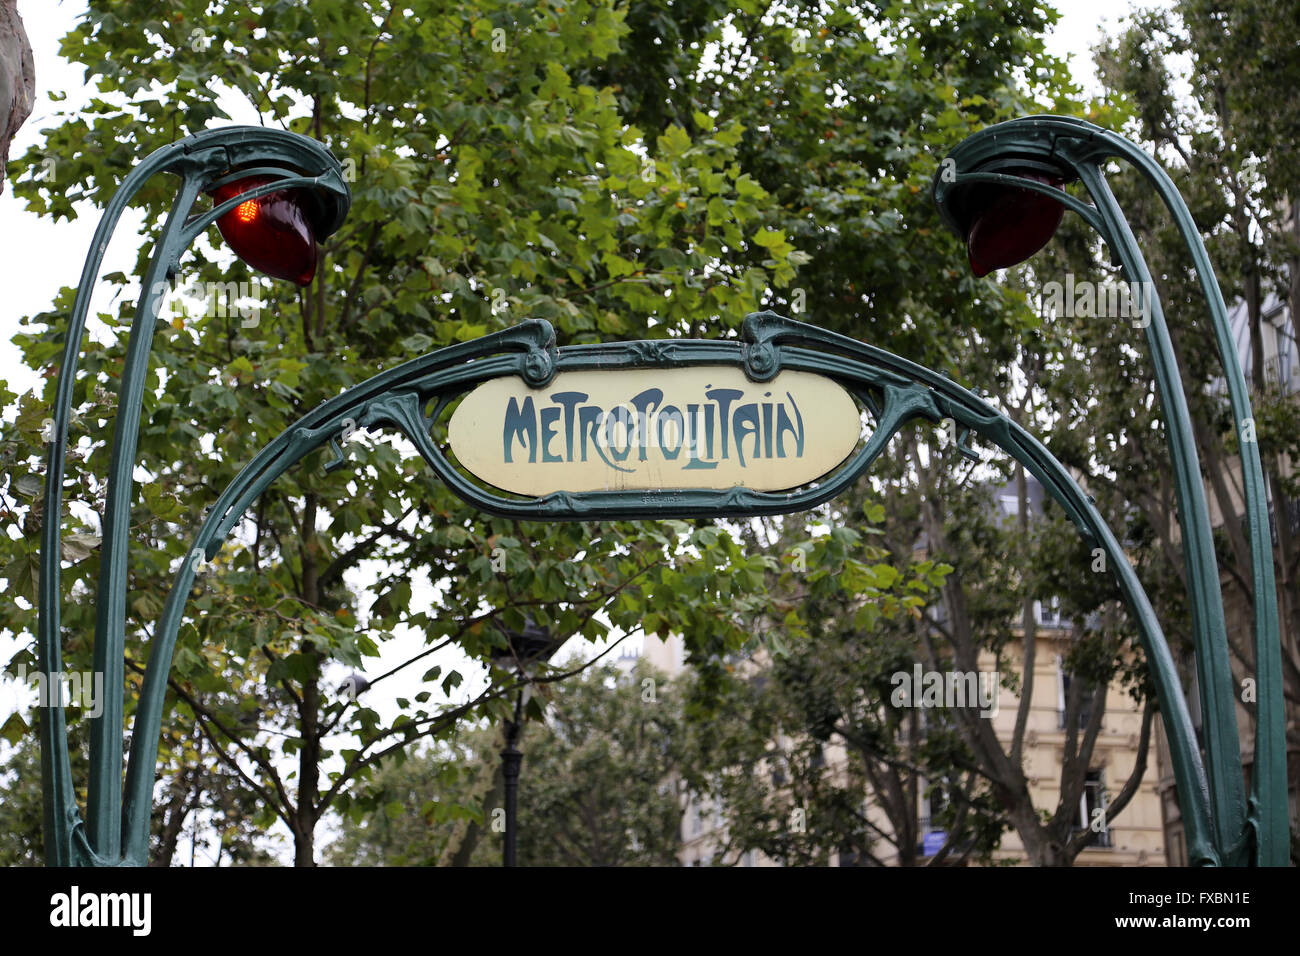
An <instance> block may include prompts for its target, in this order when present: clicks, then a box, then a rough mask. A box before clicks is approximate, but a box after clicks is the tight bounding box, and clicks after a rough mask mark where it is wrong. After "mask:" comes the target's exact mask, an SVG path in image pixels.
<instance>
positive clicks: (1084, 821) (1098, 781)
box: [1074, 770, 1110, 847]
mask: <svg viewBox="0 0 1300 956" xmlns="http://www.w3.org/2000/svg"><path fill="white" fill-rule="evenodd" d="M1094 822H1096V824H1097V837H1096V839H1095V840H1094V841H1093V843H1092V845H1093V846H1098V847H1109V846H1110V827H1109V825H1108V823H1107V821H1106V781H1105V777H1104V775H1103V774H1102V772H1101V771H1100V770H1089V771H1088V776H1087V777H1086V778H1084V783H1083V793H1081V794H1080V795H1079V819H1078V822H1077V823H1076V825H1075V828H1074V830H1075V832H1076V833H1079V832H1081V831H1083V830H1089V829H1093V823H1094Z"/></svg>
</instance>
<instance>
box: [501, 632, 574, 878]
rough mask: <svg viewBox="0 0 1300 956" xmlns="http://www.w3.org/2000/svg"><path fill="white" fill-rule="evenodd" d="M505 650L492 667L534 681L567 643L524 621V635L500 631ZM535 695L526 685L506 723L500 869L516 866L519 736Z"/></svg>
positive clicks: (521, 690) (521, 755) (502, 766)
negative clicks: (538, 669) (536, 671)
mask: <svg viewBox="0 0 1300 956" xmlns="http://www.w3.org/2000/svg"><path fill="white" fill-rule="evenodd" d="M500 630H501V632H502V634H504V635H505V639H506V646H505V647H504V648H502V649H501V650H500V651H498V652H497V653H496V654H494V655H493V656H492V663H493V664H495V665H496V666H497V667H500V668H502V669H504V670H514V672H515V674H516V676H518V677H521V678H523V679H524V680H526V681H531V679H532V675H533V671H534V669H535V667H536V666H537V665H538V664H541V663H544V662H545V661H548V660H550V658H551V657H552V656H554V654H555V652H556V651H558V650H559V649H560V646H561V645H562V644H563V643H564V641H563V640H556V639H555V638H553V637H551V632H550V629H549V628H545V627H537V626H536V625H535V624H533V622H532V620H531V619H525V621H524V629H523V630H522V631H508V630H506V629H505V628H501V629H500ZM531 694H532V685H531V684H525V686H524V687H522V688H520V690H519V692H518V693H517V694H515V706H514V717H513V718H511V719H510V720H507V721H506V725H505V738H506V740H505V743H506V745H505V749H504V750H502V751H501V776H502V780H503V781H504V789H505V811H506V832H505V840H504V842H503V843H502V845H501V865H502V866H514V865H515V848H516V843H517V838H518V834H519V771H520V769H521V768H522V766H523V762H524V755H523V752H522V751H520V749H519V746H518V744H519V732H520V730H521V729H522V724H523V711H524V706H525V705H526V704H527V703H528V699H529V697H530V696H531Z"/></svg>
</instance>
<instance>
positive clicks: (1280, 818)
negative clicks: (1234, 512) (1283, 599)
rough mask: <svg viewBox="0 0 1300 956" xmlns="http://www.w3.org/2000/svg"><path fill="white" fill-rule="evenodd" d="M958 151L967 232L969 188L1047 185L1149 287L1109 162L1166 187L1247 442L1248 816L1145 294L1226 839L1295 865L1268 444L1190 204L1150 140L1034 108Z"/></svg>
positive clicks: (1229, 850)
mask: <svg viewBox="0 0 1300 956" xmlns="http://www.w3.org/2000/svg"><path fill="white" fill-rule="evenodd" d="M949 158H950V159H951V160H952V161H953V164H954V165H955V167H956V175H955V176H952V177H948V178H945V177H944V176H943V175H942V171H941V172H940V173H939V174H936V176H935V182H934V196H935V201H936V203H938V205H939V209H940V211H941V213H943V214H944V216H945V218H947V219H948V221H949V224H950V225H952V226H953V227H954V229H955V230H956V231H957V232H958V233H959V234H961V231H962V227H961V224H960V223H958V222H957V221H956V219H955V218H954V214H953V210H952V202H953V198H954V197H955V196H956V195H957V194H958V192H959V191H960V190H961V189H962V188H963V187H965V186H969V185H970V184H973V183H979V182H991V183H997V184H1001V185H1014V186H1016V187H1018V188H1022V189H1028V190H1031V191H1034V192H1039V193H1043V194H1046V195H1049V196H1052V197H1053V198H1054V199H1058V200H1064V202H1063V204H1064V205H1066V206H1067V208H1070V209H1073V210H1074V211H1076V212H1080V214H1081V215H1083V216H1084V218H1085V220H1086V221H1087V222H1088V223H1089V224H1090V225H1092V226H1093V228H1094V229H1096V230H1097V231H1098V232H1099V233H1100V234H1101V236H1102V238H1103V239H1104V240H1105V241H1106V243H1107V245H1108V246H1109V247H1110V248H1111V249H1112V250H1114V252H1115V254H1116V255H1117V256H1118V258H1119V260H1120V262H1121V264H1122V266H1123V268H1124V271H1125V273H1126V274H1127V276H1128V278H1129V279H1130V280H1132V281H1137V282H1140V283H1144V285H1143V286H1142V288H1143V289H1144V290H1148V289H1152V288H1154V286H1153V285H1152V284H1151V275H1150V271H1149V270H1148V268H1147V266H1146V262H1145V259H1144V258H1143V256H1142V252H1141V249H1140V247H1139V246H1138V243H1137V240H1136V238H1135V237H1134V235H1133V233H1132V230H1131V229H1130V228H1129V225H1128V222H1127V221H1126V219H1125V218H1124V215H1123V212H1122V211H1121V210H1120V208H1119V206H1118V204H1117V203H1116V201H1115V198H1114V196H1113V194H1112V193H1111V191H1110V188H1109V186H1108V185H1107V184H1106V181H1105V177H1104V175H1103V172H1102V165H1103V164H1104V163H1105V162H1106V161H1107V160H1109V159H1111V158H1121V159H1124V160H1125V161H1127V162H1128V163H1130V164H1131V165H1133V166H1134V167H1135V168H1137V169H1138V171H1139V172H1140V173H1141V174H1142V175H1143V176H1144V178H1146V180H1147V181H1148V182H1149V183H1150V184H1151V185H1152V187H1153V188H1154V189H1155V190H1156V192H1157V194H1158V195H1159V196H1160V197H1161V199H1162V200H1163V201H1164V203H1165V204H1166V206H1167V207H1168V208H1169V210H1170V212H1171V214H1172V215H1173V217H1174V220H1175V222H1176V224H1177V226H1178V229H1179V232H1180V234H1181V235H1182V237H1183V239H1184V241H1185V243H1186V244H1187V246H1188V249H1189V250H1190V252H1191V253H1192V257H1193V260H1194V263H1195V265H1196V270H1197V273H1198V276H1199V279H1200V283H1201V287H1202V291H1203V292H1204V294H1205V297H1206V300H1207V303H1208V305H1209V309H1210V316H1211V321H1212V323H1213V327H1214V333H1215V340H1216V344H1217V346H1218V349H1219V355H1220V360H1221V363H1222V365H1223V369H1224V375H1225V378H1226V380H1227V384H1228V393H1229V401H1230V404H1231V407H1232V411H1233V417H1234V423H1235V427H1236V430H1237V436H1238V440H1239V443H1240V445H1241V458H1242V472H1243V484H1244V489H1245V504H1246V517H1247V524H1248V528H1249V536H1250V550H1251V577H1252V584H1253V589H1254V603H1255V651H1256V661H1257V665H1256V666H1257V687H1258V696H1257V700H1258V715H1257V722H1256V739H1255V764H1254V767H1255V770H1254V774H1253V779H1252V787H1251V794H1252V795H1251V800H1250V807H1249V813H1247V808H1246V806H1245V803H1244V800H1245V797H1244V790H1245V788H1244V784H1243V779H1242V769H1241V751H1240V742H1239V740H1238V735H1237V722H1236V693H1235V691H1236V688H1235V685H1234V683H1233V679H1232V672H1231V668H1230V664H1229V658H1228V644H1227V629H1226V623H1225V620H1224V614H1223V603H1222V593H1221V590H1220V583H1219V573H1218V563H1217V560H1216V559H1215V556H1214V547H1213V537H1212V532H1211V527H1210V520H1209V510H1208V505H1207V503H1206V500H1205V489H1204V485H1203V483H1202V480H1201V476H1200V463H1199V458H1198V456H1197V454H1196V448H1195V443H1194V440H1193V437H1192V433H1191V420H1190V415H1189V412H1188V409H1187V402H1186V396H1185V394H1184V392H1183V388H1182V380H1181V378H1180V377H1179V373H1178V364H1177V360H1176V358H1175V356H1174V352H1173V346H1172V343H1171V342H1170V339H1169V332H1168V328H1167V326H1166V324H1165V320H1164V315H1163V311H1162V309H1161V308H1160V303H1159V299H1158V297H1157V296H1155V295H1151V296H1150V297H1149V299H1148V298H1147V296H1146V294H1145V292H1144V305H1145V306H1146V308H1147V309H1148V313H1147V315H1148V316H1149V319H1150V321H1149V323H1148V324H1147V328H1146V334H1147V341H1148V345H1149V347H1150V349H1151V353H1152V360H1153V364H1154V367H1155V377H1156V387H1157V391H1158V393H1159V395H1160V400H1161V407H1162V408H1163V410H1164V417H1165V424H1166V432H1167V434H1168V437H1169V445H1170V454H1171V457H1172V459H1173V463H1174V475H1175V484H1176V490H1177V498H1178V511H1179V522H1180V525H1181V527H1182V531H1183V549H1184V559H1185V563H1186V566H1187V575H1188V589H1189V592H1190V594H1191V598H1192V601H1191V604H1192V612H1193V615H1192V616H1193V623H1194V632H1195V633H1194V640H1195V647H1196V656H1197V661H1198V665H1199V666H1198V677H1199V680H1198V684H1199V693H1200V696H1201V703H1202V708H1203V711H1204V714H1205V730H1206V753H1207V764H1208V767H1209V778H1210V784H1211V793H1212V798H1213V802H1214V808H1215V814H1214V817H1215V828H1216V837H1215V842H1216V845H1217V847H1218V849H1219V852H1220V853H1221V854H1222V855H1223V858H1224V862H1225V863H1228V864H1230V865H1231V864H1236V863H1240V862H1244V861H1245V859H1246V858H1247V857H1248V856H1249V857H1251V858H1252V861H1253V862H1254V863H1256V864H1257V865H1270V866H1283V865H1286V862H1287V855H1288V850H1289V823H1288V820H1287V790H1286V748H1285V737H1284V731H1283V698H1282V685H1281V642H1280V636H1279V630H1278V618H1277V595H1276V590H1275V585H1274V579H1273V554H1272V544H1271V535H1270V531H1269V522H1268V510H1267V501H1266V497H1265V486H1264V480H1263V470H1262V467H1261V464H1260V459H1259V448H1258V445H1257V444H1256V443H1255V442H1254V441H1253V439H1252V437H1251V431H1250V424H1249V423H1250V421H1251V413H1250V399H1249V392H1248V391H1247V389H1246V383H1245V379H1244V378H1243V376H1242V374H1241V368H1240V363H1239V361H1238V358H1237V352H1236V347H1235V344H1234V342H1233V338H1232V332H1231V329H1230V327H1229V325H1228V320H1227V309H1226V306H1225V305H1224V302H1223V295H1222V292H1221V291H1220V289H1219V285H1218V281H1217V279H1216V278H1215V275H1214V270H1213V268H1212V267H1211V265H1210V262H1209V256H1208V255H1207V253H1206V251H1205V245H1204V243H1203V241H1202V240H1201V237H1200V234H1199V233H1198V232H1197V230H1196V227H1195V223H1194V222H1193V220H1192V217H1191V214H1190V213H1189V212H1188V210H1187V206H1186V203H1184V201H1183V199H1182V197H1181V195H1179V193H1178V190H1177V189H1176V188H1175V186H1174V185H1173V182H1172V180H1170V178H1169V176H1168V174H1167V173H1165V171H1164V170H1163V169H1161V168H1160V166H1159V164H1158V163H1156V162H1155V161H1154V160H1153V159H1152V158H1151V157H1150V156H1148V155H1147V154H1146V153H1145V152H1143V151H1142V150H1141V149H1140V148H1139V147H1137V146H1136V145H1135V144H1133V143H1131V142H1130V141H1128V140H1127V139H1125V138H1124V137H1122V136H1119V135H1117V134H1115V133H1113V132H1110V131H1109V130H1104V129H1102V128H1101V127H1098V126H1094V125H1093V124H1091V123H1086V122H1084V121H1082V120H1079V119H1075V118H1073V117H1064V116H1033V117H1023V118H1021V119H1017V120H1011V121H1010V122H1007V123H1000V124H998V125H996V126H992V127H989V128H988V129H985V130H982V131H980V132H979V133H976V134H975V135H973V136H971V137H970V138H968V139H967V140H966V141H965V142H963V143H962V144H960V145H959V146H958V147H956V148H955V149H954V150H953V151H952V152H951V153H950V154H949ZM1024 160H1028V161H1029V162H1030V163H1040V164H1047V165H1048V166H1049V167H1052V168H1055V169H1057V170H1059V171H1061V173H1062V174H1063V175H1065V176H1066V178H1067V179H1079V180H1080V181H1081V182H1082V183H1083V185H1084V187H1085V188H1086V189H1087V191H1088V193H1089V195H1090V196H1091V198H1092V200H1093V202H1094V204H1095V205H1094V206H1092V207H1086V206H1083V204H1081V203H1079V201H1078V200H1076V199H1074V198H1073V197H1069V196H1066V195H1065V194H1063V193H1062V192H1061V191H1060V190H1058V189H1056V188H1055V187H1052V186H1050V185H1047V184H1044V183H1041V182H1038V181H1036V180H1033V179H1028V178H1025V177H1021V176H1015V175H1007V174H1006V172H1005V168H1006V165H1007V164H1008V163H1010V164H1014V163H1015V162H1016V161H1024ZM990 164H997V165H999V167H1000V168H1003V169H1004V171H1003V172H997V173H995V172H993V171H991V170H989V169H987V167H988V166H989V165H990ZM1081 207H1082V208H1081ZM1252 844H1253V847H1252ZM1252 851H1253V853H1252Z"/></svg>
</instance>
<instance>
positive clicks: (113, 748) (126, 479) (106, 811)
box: [37, 126, 349, 866]
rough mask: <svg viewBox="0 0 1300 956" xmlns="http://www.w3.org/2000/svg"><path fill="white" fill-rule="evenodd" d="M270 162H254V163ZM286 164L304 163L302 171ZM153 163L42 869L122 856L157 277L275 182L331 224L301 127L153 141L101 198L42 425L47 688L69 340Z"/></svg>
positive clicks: (332, 184) (340, 210) (336, 205)
mask: <svg viewBox="0 0 1300 956" xmlns="http://www.w3.org/2000/svg"><path fill="white" fill-rule="evenodd" d="M266 163H274V164H277V165H274V166H270V167H266V166H264V165H263V164H266ZM236 169H238V170H240V171H241V172H242V174H243V175H248V174H249V172H250V171H256V172H258V173H259V174H265V175H267V176H269V177H270V178H271V179H273V180H274V181H273V182H269V183H264V184H263V185H261V186H258V187H255V188H252V189H249V190H247V191H245V192H244V193H242V194H241V195H239V196H238V197H235V198H232V199H229V200H227V201H226V202H224V203H221V204H219V205H217V206H215V207H214V208H212V209H210V210H207V211H205V212H201V213H199V214H197V215H195V216H193V217H191V216H190V213H191V210H192V209H193V206H194V203H195V201H196V200H197V198H198V196H199V194H200V193H201V192H203V191H204V190H205V189H207V188H209V187H211V186H212V185H213V184H214V183H217V182H220V181H221V177H223V176H227V175H228V174H230V173H231V172H232V170H236ZM295 170H312V171H314V172H312V174H310V175H303V174H301V173H295V172H294V171H295ZM159 172H168V173H172V174H174V175H177V176H179V177H180V178H181V183H180V186H179V187H178V189H177V193H176V198H175V200H174V202H173V204H172V207H171V210H170V212H169V214H168V217H167V222H166V224H165V225H164V227H163V230H162V233H161V235H160V237H159V239H158V242H157V244H156V246H155V251H154V255H153V257H152V260H151V263H150V266H149V270H148V272H147V274H146V276H145V281H144V283H143V286H142V289H141V293H140V299H139V301H138V303H137V306H136V315H135V320H134V322H133V323H132V327H131V336H130V340H129V343H128V346H127V357H126V363H125V366H124V368H123V373H122V386H121V392H120V394H119V396H118V406H117V417H116V421H115V424H114V431H113V452H112V462H111V465H110V470H109V475H108V487H107V492H106V494H107V500H106V509H105V514H104V524H103V542H102V546H101V547H102V552H101V553H102V563H101V566H100V579H99V590H98V592H97V597H98V601H97V610H96V628H95V631H96V634H95V646H94V665H93V666H94V668H95V671H96V673H102V674H103V676H104V683H103V687H104V701H103V708H102V711H101V713H100V716H99V717H98V718H95V719H94V720H93V721H92V726H91V751H90V761H91V769H90V779H89V783H88V787H87V807H86V810H87V812H86V816H87V824H83V823H82V822H81V819H80V811H79V809H78V807H77V802H76V796H75V791H74V789H73V785H72V772H71V760H70V758H69V754H68V741H67V722H66V716H65V714H64V711H63V704H62V700H61V695H59V694H49V695H47V705H46V706H45V707H43V708H42V714H41V721H40V723H41V776H42V784H43V787H44V797H45V844H46V849H45V855H46V862H47V863H48V864H49V865H52V866H69V865H76V864H92V865H113V864H116V863H119V862H122V826H123V818H122V759H123V754H122V734H123V729H124V728H123V713H124V694H125V675H124V672H123V671H124V666H125V656H124V654H125V621H126V578H127V571H128V560H129V557H128V545H129V538H128V529H129V525H130V506H131V501H132V498H133V492H134V481H133V478H132V474H131V473H132V470H133V469H134V466H135V454H136V447H137V438H138V431H139V424H140V415H141V409H142V407H143V396H144V383H145V381H146V379H147V377H148V368H149V355H150V346H151V344H152V340H153V333H154V328H155V325H156V316H157V313H158V309H159V306H160V305H161V300H162V297H163V296H164V295H165V292H166V281H165V280H170V279H171V278H172V277H173V276H174V275H175V274H176V272H177V270H178V268H179V262H180V257H181V255H182V254H183V253H184V251H185V249H186V248H188V246H189V244H190V243H191V242H192V241H193V240H194V238H195V237H196V236H197V235H198V234H199V233H200V232H202V231H203V230H204V229H206V228H207V227H208V226H210V225H211V224H212V223H213V222H215V221H216V219H217V218H219V217H220V216H222V215H224V214H225V213H227V212H229V211H230V210H231V209H233V208H234V207H235V206H237V205H238V204H239V203H240V202H244V201H247V200H248V199H251V198H255V197H257V196H261V195H266V194H269V193H271V192H275V191H277V190H282V189H286V188H293V187H299V188H303V187H305V188H311V189H314V190H316V191H317V193H318V195H319V196H322V197H325V198H324V199H323V200H322V202H321V207H320V208H321V216H322V219H321V222H320V223H319V224H318V227H319V230H320V231H319V235H320V237H321V238H324V236H327V235H329V233H331V232H333V231H334V229H336V228H337V227H338V225H339V224H340V223H341V222H342V218H343V216H344V215H345V214H346V212H347V205H348V201H349V197H348V190H347V186H346V184H345V183H344V182H343V179H342V173H341V167H340V165H339V163H338V160H336V159H335V158H334V157H333V156H332V155H331V154H330V153H329V151H328V150H326V149H325V148H324V147H323V146H321V145H320V144H319V143H316V142H314V141H313V140H310V139H308V138H306V137H304V136H298V135H297V134H294V133H288V132H285V131H283V130H275V129H267V128H264V127H257V126H250V127H230V128H227V129H220V130H209V131H206V132H203V133H198V134H195V135H194V136H190V137H187V138H186V139H183V140H180V141H179V142H176V143H172V144H170V145H168V146H164V147H163V148H161V149H159V150H157V151H156V152H154V153H153V154H151V155H150V156H149V157H147V158H146V159H145V160H144V161H143V162H142V163H140V165H139V166H137V167H136V168H135V169H134V170H132V171H131V173H130V174H129V175H128V176H127V177H126V179H125V180H124V181H123V183H122V186H121V187H120V188H119V189H118V191H117V192H116V193H115V194H114V196H113V198H112V199H111V200H110V201H109V204H108V207H107V208H106V209H105V211H104V215H103V216H102V218H101V220H100V223H99V226H98V228H97V229H96V231H95V236H94V240H93V241H92V243H91V248H90V252H89V253H88V255H87V257H86V263H85V266H84V268H83V269H82V274H81V281H80V284H79V285H78V288H77V296H76V299H75V301H74V303H73V309H72V314H71V316H69V319H68V327H67V330H66V333H65V335H66V338H65V342H64V350H63V361H62V363H61V364H60V366H59V371H58V384H57V386H56V391H55V404H54V408H53V409H52V418H53V422H54V424H53V427H52V429H51V433H50V447H49V452H48V456H47V459H46V474H45V496H44V502H43V509H44V511H43V517H44V520H43V524H42V528H41V555H40V566H41V574H40V585H39V591H38V610H37V653H38V658H39V666H40V671H41V673H42V674H43V675H44V679H45V681H46V686H47V687H57V686H59V684H58V683H56V681H57V680H58V679H59V676H60V674H61V672H62V667H63V664H62V650H61V640H60V639H61V627H60V623H59V618H60V601H61V599H62V588H61V581H60V578H61V574H60V571H61V567H60V557H59V555H60V544H59V541H60V532H61V527H62V521H61V516H62V491H63V475H64V470H65V467H66V458H67V450H66V446H67V435H68V424H69V418H70V416H71V411H72V393H73V389H74V387H75V384H76V377H77V365H78V359H79V356H80V351H81V338H82V335H83V334H84V331H85V324H86V315H87V312H88V310H89V307H90V297H91V294H92V292H93V290H94V284H95V280H96V279H97V278H98V276H99V269H100V266H101V265H102V262H103V256H104V251H105V249H106V248H107V246H108V242H109V239H110V238H111V236H112V233H113V230H114V229H115V228H116V226H117V223H118V220H119V219H120V218H121V215H122V212H123V211H124V210H125V209H126V207H127V205H128V204H129V203H130V201H131V199H132V198H134V196H135V194H136V193H137V192H138V191H139V189H140V187H141V186H143V184H144V183H145V182H146V181H147V180H148V179H150V178H151V177H152V176H153V175H154V174H156V173H159Z"/></svg>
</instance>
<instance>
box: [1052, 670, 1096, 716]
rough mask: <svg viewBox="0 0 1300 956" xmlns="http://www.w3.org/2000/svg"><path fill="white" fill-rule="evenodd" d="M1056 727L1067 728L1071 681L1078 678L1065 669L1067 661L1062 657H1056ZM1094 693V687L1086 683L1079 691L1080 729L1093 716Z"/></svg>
mask: <svg viewBox="0 0 1300 956" xmlns="http://www.w3.org/2000/svg"><path fill="white" fill-rule="evenodd" d="M1056 674H1057V678H1058V680H1057V683H1056V728H1057V730H1064V729H1065V708H1066V701H1068V700H1069V699H1070V683H1071V681H1073V680H1077V678H1075V677H1074V676H1073V675H1072V674H1070V672H1069V671H1067V670H1066V669H1065V663H1064V661H1062V660H1061V658H1060V657H1058V658H1057V659H1056ZM1092 694H1093V688H1092V687H1090V686H1089V685H1088V684H1086V683H1085V684H1084V685H1083V687H1082V688H1081V689H1080V693H1079V719H1078V722H1077V723H1078V727H1079V729H1080V730H1083V728H1085V727H1087V726H1088V721H1089V719H1090V718H1091V717H1092Z"/></svg>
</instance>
